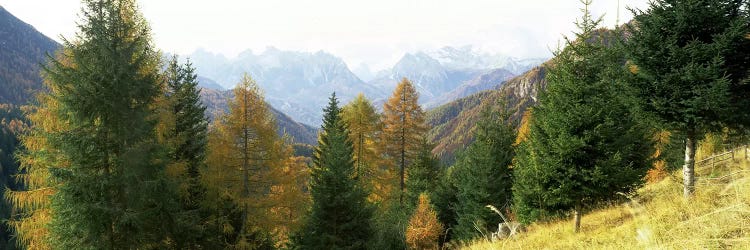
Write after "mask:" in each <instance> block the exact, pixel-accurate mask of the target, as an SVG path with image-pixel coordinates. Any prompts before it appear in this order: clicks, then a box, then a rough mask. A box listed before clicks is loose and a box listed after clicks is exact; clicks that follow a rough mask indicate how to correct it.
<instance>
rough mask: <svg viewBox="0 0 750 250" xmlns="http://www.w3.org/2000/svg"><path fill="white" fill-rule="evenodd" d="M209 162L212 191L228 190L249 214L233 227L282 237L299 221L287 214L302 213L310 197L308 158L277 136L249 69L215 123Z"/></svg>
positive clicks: (207, 179) (208, 179)
mask: <svg viewBox="0 0 750 250" xmlns="http://www.w3.org/2000/svg"><path fill="white" fill-rule="evenodd" d="M206 162H207V165H208V170H207V171H206V174H205V175H203V178H204V184H205V185H206V187H207V188H208V189H209V196H211V195H213V196H216V195H222V194H223V195H228V196H230V197H231V198H232V200H234V201H236V202H237V203H238V205H239V207H240V209H241V210H242V212H243V217H244V218H246V221H245V222H244V224H243V228H237V229H232V230H239V231H247V230H250V229H255V228H260V229H263V230H264V231H267V232H272V233H275V234H276V235H274V236H275V237H276V238H277V240H283V239H285V238H286V236H287V234H288V231H290V227H292V226H294V225H296V224H298V221H297V220H296V219H295V220H287V219H286V218H287V217H288V216H294V217H299V215H300V214H301V213H302V211H304V210H305V209H306V205H305V204H307V203H308V202H309V201H308V200H309V198H307V195H306V194H304V193H302V190H303V189H304V185H305V184H303V183H302V182H305V181H306V177H305V176H307V172H306V171H307V170H306V163H304V161H303V160H302V159H299V158H292V149H291V147H290V146H289V144H288V143H285V142H284V140H283V139H282V138H279V136H278V134H277V125H276V121H275V119H274V116H273V114H272V113H271V111H270V109H269V108H268V106H267V104H266V103H265V101H264V99H263V94H262V92H261V90H260V88H259V86H258V85H257V83H255V80H253V79H252V78H251V77H250V76H248V75H247V74H246V75H244V76H243V78H242V81H241V82H240V83H239V85H238V86H237V87H236V88H235V89H234V98H233V99H232V100H230V101H229V114H225V115H222V116H221V117H219V118H218V119H217V120H215V121H214V124H213V125H212V126H211V129H210V131H209V136H208V155H207V159H206ZM209 199H218V197H209ZM282 217H283V219H282ZM237 244H238V246H241V245H242V244H244V243H243V242H238V243H237Z"/></svg>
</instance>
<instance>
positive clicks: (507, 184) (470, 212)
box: [453, 109, 516, 240]
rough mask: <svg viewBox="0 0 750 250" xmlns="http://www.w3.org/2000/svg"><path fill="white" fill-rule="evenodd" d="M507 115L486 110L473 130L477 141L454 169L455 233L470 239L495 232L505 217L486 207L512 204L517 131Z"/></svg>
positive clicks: (465, 152)
mask: <svg viewBox="0 0 750 250" xmlns="http://www.w3.org/2000/svg"><path fill="white" fill-rule="evenodd" d="M507 118H508V115H500V113H499V112H497V111H494V112H493V111H490V110H489V109H488V110H485V111H483V114H482V118H481V121H480V122H479V123H478V124H477V129H476V130H475V131H474V138H475V140H474V142H472V143H471V145H469V147H468V148H467V149H466V151H464V152H463V153H462V154H461V155H460V157H459V159H458V161H457V163H456V165H455V169H454V173H453V174H454V176H455V178H456V182H455V183H456V188H457V191H458V193H457V194H456V198H457V200H456V203H455V204H454V207H455V209H456V218H457V223H458V224H457V225H456V227H455V228H454V229H453V235H454V237H455V238H457V239H462V240H468V239H471V238H474V237H476V236H478V235H479V233H480V232H479V231H478V229H479V230H482V232H484V233H488V232H491V231H495V230H496V229H497V225H498V223H500V222H502V219H501V218H500V217H499V216H497V214H494V213H492V212H491V211H490V210H489V209H487V208H486V206H487V205H493V206H495V207H498V208H503V207H510V201H511V199H512V196H511V186H512V179H511V178H512V175H511V169H510V165H511V162H512V160H513V157H514V155H515V152H514V148H513V143H514V140H515V137H516V136H515V131H514V129H513V126H511V125H509V124H506V122H505V121H506V120H507Z"/></svg>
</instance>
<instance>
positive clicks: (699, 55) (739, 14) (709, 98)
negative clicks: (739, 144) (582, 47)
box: [627, 0, 750, 197]
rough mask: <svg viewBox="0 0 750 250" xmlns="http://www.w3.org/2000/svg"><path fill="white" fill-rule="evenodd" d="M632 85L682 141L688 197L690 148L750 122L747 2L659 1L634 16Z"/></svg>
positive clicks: (644, 105)
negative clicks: (714, 133) (726, 128)
mask: <svg viewBox="0 0 750 250" xmlns="http://www.w3.org/2000/svg"><path fill="white" fill-rule="evenodd" d="M633 14H634V15H635V16H636V17H635V20H634V25H631V27H630V28H629V30H632V36H631V37H630V38H629V39H628V43H627V50H628V59H629V60H630V61H631V62H632V68H633V69H634V70H633V72H635V76H636V77H635V79H633V81H630V85H631V86H632V87H633V88H634V89H635V90H636V95H637V97H638V99H639V100H641V104H642V105H640V106H641V107H642V108H643V110H644V111H646V113H648V114H650V115H652V116H653V117H654V118H657V120H659V121H660V122H661V123H663V124H665V125H666V127H667V129H668V130H670V131H675V132H680V133H683V134H685V135H686V141H685V159H686V161H685V163H684V165H683V183H684V195H685V197H689V196H691V194H692V193H693V192H694V190H695V170H694V164H695V149H696V143H697V141H698V140H700V139H701V138H700V137H701V136H702V135H704V134H705V133H706V132H709V131H717V130H719V129H721V128H722V125H729V126H735V125H743V124H744V125H747V124H748V121H750V119H748V118H750V114H748V112H746V111H747V107H748V106H750V103H749V102H750V98H748V97H749V96H750V85H748V84H746V83H745V79H746V78H747V77H748V70H749V69H750V40H748V39H747V38H746V36H747V34H748V33H750V14H749V13H748V3H747V2H746V1H735V0H670V1H667V0H657V1H652V2H650V5H649V8H648V10H647V11H645V12H644V11H640V10H634V11H633Z"/></svg>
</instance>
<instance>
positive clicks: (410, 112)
mask: <svg viewBox="0 0 750 250" xmlns="http://www.w3.org/2000/svg"><path fill="white" fill-rule="evenodd" d="M426 131H427V127H426V125H425V113H424V111H423V110H422V107H420V106H419V93H418V92H417V90H416V89H415V88H414V85H413V84H412V83H411V81H409V79H406V78H404V79H402V80H401V82H400V83H399V84H398V85H397V86H396V90H394V91H393V95H392V96H391V97H390V98H388V101H387V102H386V103H385V104H384V105H383V135H384V137H385V142H384V146H385V153H386V155H387V156H388V159H389V160H390V161H392V162H394V163H395V164H396V165H397V167H398V172H399V187H400V189H399V204H402V205H403V203H404V190H405V188H406V186H405V183H406V167H407V166H408V165H409V164H411V162H413V161H414V160H415V159H416V157H417V155H418V154H419V150H420V147H421V146H422V139H423V138H424V136H425V133H426Z"/></svg>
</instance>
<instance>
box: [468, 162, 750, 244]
mask: <svg viewBox="0 0 750 250" xmlns="http://www.w3.org/2000/svg"><path fill="white" fill-rule="evenodd" d="M679 174H680V173H678V172H676V173H673V174H672V176H671V177H668V178H666V179H665V180H663V181H661V182H658V183H654V184H650V185H647V186H645V187H643V188H642V189H640V190H639V191H638V195H637V197H634V198H632V199H631V202H628V203H626V204H621V205H615V206H611V207H607V208H603V209H599V210H595V211H592V212H590V213H588V214H586V215H584V216H583V219H582V221H581V226H582V228H581V232H580V233H578V234H575V233H573V222H572V220H570V219H569V220H564V221H555V222H550V223H544V224H533V225H531V226H530V227H529V228H528V231H527V232H526V233H523V234H521V235H519V236H517V237H514V238H512V239H506V240H501V241H497V242H489V241H487V240H479V241H475V242H473V243H471V244H465V245H464V246H463V248H465V249H750V162H747V161H741V162H732V163H730V165H729V166H723V167H717V168H716V169H713V170H712V169H699V171H698V174H699V175H698V176H699V182H698V188H697V190H698V191H697V194H696V196H695V197H694V198H693V199H691V200H689V201H688V200H685V199H684V198H683V197H682V183H681V182H680V175H679ZM700 177H703V178H700Z"/></svg>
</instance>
